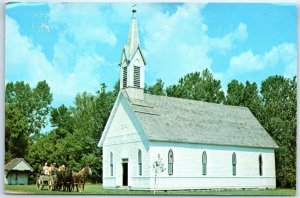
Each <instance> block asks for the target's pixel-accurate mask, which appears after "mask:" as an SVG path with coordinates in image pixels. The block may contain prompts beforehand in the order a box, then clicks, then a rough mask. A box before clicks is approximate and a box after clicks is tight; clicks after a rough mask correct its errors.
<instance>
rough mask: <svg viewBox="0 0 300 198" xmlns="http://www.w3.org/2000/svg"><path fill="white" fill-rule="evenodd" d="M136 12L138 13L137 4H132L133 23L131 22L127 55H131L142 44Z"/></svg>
mask: <svg viewBox="0 0 300 198" xmlns="http://www.w3.org/2000/svg"><path fill="white" fill-rule="evenodd" d="M135 14H136V4H134V5H133V6H132V17H131V24H130V29H129V34H128V40H127V44H126V45H127V46H126V48H127V55H129V57H131V56H132V53H134V51H135V50H136V48H137V47H139V45H140V39H139V32H138V25H137V20H136V17H135Z"/></svg>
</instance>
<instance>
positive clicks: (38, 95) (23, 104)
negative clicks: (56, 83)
mask: <svg viewBox="0 0 300 198" xmlns="http://www.w3.org/2000/svg"><path fill="white" fill-rule="evenodd" d="M51 102H52V94H51V93H50V87H49V86H48V84H47V83H46V81H41V82H38V84H37V86H36V87H35V88H33V89H31V88H30V86H29V84H25V83H24V82H23V81H21V82H18V81H17V82H15V83H13V82H9V83H7V84H6V91H5V104H6V105H7V104H14V108H17V109H18V110H19V111H20V113H21V114H22V115H23V116H24V117H25V118H26V119H27V124H28V127H29V130H28V131H27V132H28V135H38V134H39V133H40V130H41V129H42V128H43V127H45V125H46V119H47V115H48V113H49V110H50V104H51Z"/></svg>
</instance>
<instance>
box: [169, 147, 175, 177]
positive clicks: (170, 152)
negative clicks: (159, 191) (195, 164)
mask: <svg viewBox="0 0 300 198" xmlns="http://www.w3.org/2000/svg"><path fill="white" fill-rule="evenodd" d="M173 163H174V155H173V151H172V150H171V149H170V150H169V153H168V174H169V175H173Z"/></svg>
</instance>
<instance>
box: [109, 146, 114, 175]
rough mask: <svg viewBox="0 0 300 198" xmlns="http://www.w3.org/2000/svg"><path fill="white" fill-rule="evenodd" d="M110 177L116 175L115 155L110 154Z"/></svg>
mask: <svg viewBox="0 0 300 198" xmlns="http://www.w3.org/2000/svg"><path fill="white" fill-rule="evenodd" d="M109 161H110V176H113V175H114V163H113V153H112V152H110V160H109Z"/></svg>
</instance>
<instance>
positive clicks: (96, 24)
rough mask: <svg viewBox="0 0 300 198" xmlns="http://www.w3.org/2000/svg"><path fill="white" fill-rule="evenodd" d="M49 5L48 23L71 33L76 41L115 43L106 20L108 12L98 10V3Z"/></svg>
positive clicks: (115, 38)
mask: <svg viewBox="0 0 300 198" xmlns="http://www.w3.org/2000/svg"><path fill="white" fill-rule="evenodd" d="M49 7H50V13H49V23H50V24H51V25H53V26H55V27H59V28H60V31H61V30H65V31H66V32H65V34H70V35H72V36H73V37H74V39H75V40H76V42H79V43H81V42H87V41H90V42H93V43H104V44H109V45H111V46H113V45H115V44H116V42H117V37H116V36H115V35H114V33H113V32H112V31H111V29H110V28H109V26H108V25H109V24H107V22H108V21H109V20H106V19H107V17H109V16H108V14H109V13H107V11H105V9H101V10H100V8H99V6H98V5H96V4H86V3H82V4H80V3H61V4H49ZM95 19H96V20H95ZM63 27H65V28H64V29H62V28H63Z"/></svg>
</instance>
